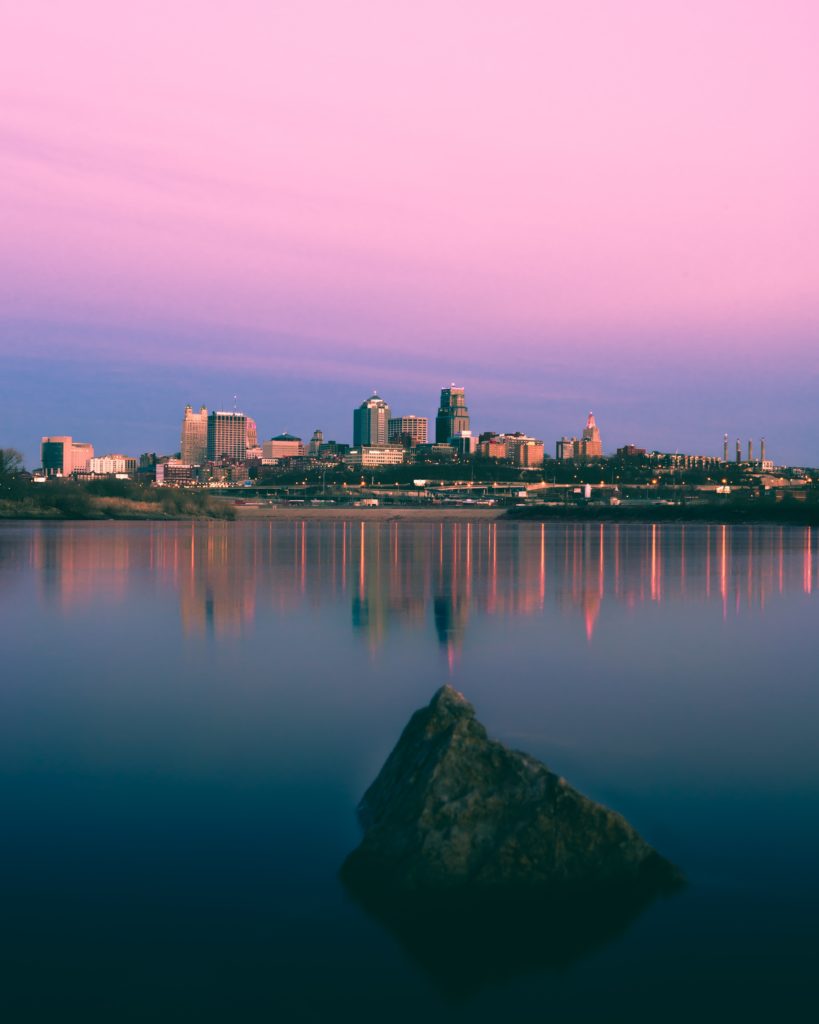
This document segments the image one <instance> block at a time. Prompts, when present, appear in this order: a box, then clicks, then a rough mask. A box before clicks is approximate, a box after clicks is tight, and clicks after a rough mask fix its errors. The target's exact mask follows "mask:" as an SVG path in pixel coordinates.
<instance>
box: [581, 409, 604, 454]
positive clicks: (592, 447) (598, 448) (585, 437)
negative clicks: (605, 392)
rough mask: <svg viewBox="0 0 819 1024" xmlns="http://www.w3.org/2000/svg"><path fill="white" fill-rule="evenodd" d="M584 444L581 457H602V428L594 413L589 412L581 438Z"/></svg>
mask: <svg viewBox="0 0 819 1024" xmlns="http://www.w3.org/2000/svg"><path fill="white" fill-rule="evenodd" d="M580 443H581V445H582V448H581V454H580V457H581V458H583V459H602V458H603V442H602V441H601V440H600V430H599V428H598V426H597V423H596V422H595V419H594V413H591V412H590V413H589V418H588V419H587V420H586V426H585V427H584V428H583V434H582V436H581V438H580Z"/></svg>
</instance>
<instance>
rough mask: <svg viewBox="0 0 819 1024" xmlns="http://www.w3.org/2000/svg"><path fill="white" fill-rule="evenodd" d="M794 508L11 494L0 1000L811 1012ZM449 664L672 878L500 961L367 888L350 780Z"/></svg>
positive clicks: (432, 1012)
mask: <svg viewBox="0 0 819 1024" xmlns="http://www.w3.org/2000/svg"><path fill="white" fill-rule="evenodd" d="M818 539H819V538H817V536H816V534H815V532H814V535H813V536H811V534H810V531H808V530H800V529H785V530H783V529H779V528H759V527H756V528H753V529H750V528H733V529H732V528H720V527H710V528H707V527H699V526H697V527H686V528H682V527H668V526H664V527H620V528H617V527H609V526H606V527H599V526H593V525H592V526H560V525H549V526H546V527H541V526H540V525H534V524H508V525H502V524H490V523H480V524H472V525H468V524H466V523H460V524H453V523H447V524H445V525H444V526H442V527H441V526H439V525H437V524H410V523H406V522H402V523H397V524H396V523H383V524H376V523H368V524H366V525H362V524H360V523H346V524H345V523H341V522H338V523H332V522H321V523H318V522H310V523H307V524H302V523H295V524H294V523H274V524H269V523H258V524H256V523H249V524H208V525H201V526H200V525H197V526H191V525H189V524H162V525H159V524H146V525H142V524H138V525H117V524H104V525H91V524H87V525H86V524H84V525H77V526H73V525H31V526H29V525H15V524H7V525H4V526H2V527H0V612H2V624H3V630H2V637H3V641H2V643H3V648H2V685H0V829H2V844H1V845H0V850H1V851H2V853H1V854H0V856H2V872H1V873H0V888H1V889H2V891H1V892H0V906H2V908H3V929H2V938H0V945H2V974H3V978H2V984H0V1008H2V1010H3V1012H4V1016H5V1018H6V1019H12V1020H25V1019H32V1020H40V1019H42V1020H65V1019H67V1018H68V1016H69V1015H72V1016H77V1015H80V1017H82V1018H84V1019H105V1020H111V1021H114V1020H165V1019H168V1020H187V1019H190V1020H203V1019H220V1020H277V1021H290V1020H294V1021H299V1020H305V1021H311V1020H333V1019H339V1020H345V1019H358V1020H363V1021H369V1020H413V1019H419V1017H421V1018H423V1019H424V1020H425V1021H427V1022H429V1021H444V1020H446V1021H461V1020H464V1021H466V1020H469V1021H475V1020H484V1019H485V1020H493V1021H495V1020H501V1019H507V1018H510V1016H511V1017H512V1019H515V1018H520V1019H530V1020H544V1021H546V1020H548V1021H556V1020H557V1021H562V1020H572V1021H574V1020H616V1019H621V1018H626V1017H627V1018H629V1019H630V1020H668V1019H675V1020H676V1019H691V1018H692V1017H697V1018H699V1019H701V1020H710V1019H723V1020H726V1019H736V1020H743V1019H744V1020H748V1019H766V1018H767V1019H772V1018H777V1019H780V1020H783V1019H784V1020H802V1019H808V1017H810V1018H811V1019H812V1014H813V1012H815V1010H816V987H815V972H816V957H817V953H819V924H818V923H817V922H819V881H818V880H817V863H819V743H817V731H818V729H819V714H817V713H818V712H819V683H818V682H817V671H816V662H817V651H819V646H818V645H817V634H819V557H818V556H817V540H818ZM447 680H451V681H452V682H453V683H454V684H455V685H456V686H457V687H458V688H459V689H461V690H462V691H463V692H464V693H465V694H466V695H467V696H468V697H469V699H470V700H471V701H472V702H473V703H474V704H475V706H476V708H477V711H478V715H479V717H480V718H481V720H482V721H483V722H484V723H485V724H486V726H487V728H488V729H489V731H490V734H492V735H494V736H496V737H498V738H500V739H502V740H503V741H505V742H507V743H509V744H512V745H514V746H516V747H518V748H520V749H524V750H526V751H528V752H530V753H532V754H534V755H535V756H537V757H539V758H541V759H542V760H544V761H545V762H546V763H547V764H549V765H550V767H552V768H553V769H554V770H556V771H558V772H560V773H561V774H563V775H565V776H566V777H568V779H569V781H570V782H572V783H573V784H574V785H576V786H577V787H578V788H579V789H581V790H582V791H584V792H585V793H587V794H588V795H590V796H592V797H594V798H596V799H598V800H601V801H603V802H605V803H607V804H608V805H610V806H612V807H614V808H616V809H617V810H619V811H621V812H622V813H624V814H625V815H626V816H627V817H628V818H629V819H630V820H631V822H632V823H633V824H634V825H635V826H636V827H637V828H638V830H640V831H641V832H642V833H643V834H644V835H645V836H646V838H647V839H649V841H651V842H653V843H654V845H655V846H657V847H658V848H659V849H660V851H661V852H662V853H663V854H665V855H666V856H667V857H669V858H670V859H671V860H673V861H675V862H676V863H678V864H679V865H681V866H682V868H683V870H684V871H685V874H686V876H687V878H688V880H689V885H688V887H687V888H686V889H685V891H684V892H682V893H680V894H678V895H675V896H673V897H671V898H669V899H665V900H660V901H659V902H657V903H654V904H653V905H652V906H650V907H648V908H646V909H645V910H644V911H643V912H642V913H641V914H640V915H639V916H638V917H637V918H636V919H635V920H634V921H633V922H632V923H631V924H630V925H629V926H628V927H627V928H625V930H624V931H622V932H621V933H620V934H619V935H615V936H613V937H611V938H609V939H608V940H607V941H603V942H600V941H597V942H591V941H590V942H589V944H588V947H587V948H583V943H582V942H581V943H580V947H579V948H578V949H576V950H575V949H573V951H572V953H571V955H567V956H566V957H565V958H564V959H563V960H562V961H561V962H559V963H557V964H543V963H541V964H540V965H538V964H536V963H533V962H532V959H531V958H527V957H521V958H520V961H519V962H518V961H517V960H516V958H515V957H509V956H507V955H506V952H507V950H508V948H509V941H508V938H509V937H508V936H502V935H499V936H498V937H497V949H495V948H493V947H492V941H491V940H489V941H488V947H487V949H486V950H485V951H484V952H485V954H486V957H488V958H489V960H490V961H494V962H496V963H497V964H498V965H499V966H498V970H497V971H488V972H487V971H486V970H484V969H483V968H481V969H475V967H474V964H472V963H471V962H470V958H469V957H467V956H465V955H463V952H462V946H461V943H460V941H459V939H458V935H457V929H453V931H452V932H451V934H452V940H451V942H449V941H448V937H449V935H450V932H449V930H448V925H447V922H441V921H431V922H430V931H431V945H430V950H432V951H434V955H431V956H424V955H423V951H419V949H418V948H412V947H411V946H410V945H409V944H407V942H406V937H402V936H400V935H397V934H395V933H393V932H391V931H390V930H389V928H385V927H384V926H383V925H382V924H380V923H378V922H377V921H376V920H374V919H372V918H371V917H370V916H368V914H367V913H366V912H364V911H363V910H362V909H361V908H360V907H359V906H358V905H357V904H355V903H354V902H353V901H352V900H351V899H350V898H349V897H348V896H347V895H346V894H345V892H344V890H343V889H342V887H341V886H340V884H339V882H338V881H337V877H336V872H337V870H338V867H339V865H340V863H341V861H342V860H343V858H344V857H345V855H346V854H347V853H348V852H349V850H350V849H352V847H353V846H355V844H356V843H357V841H358V837H359V833H358V829H357V825H356V821H355V805H356V803H357V801H358V799H359V797H360V796H361V794H362V793H363V791H364V789H365V788H366V787H367V785H368V784H369V782H370V781H371V780H372V779H373V777H374V776H375V774H376V773H377V771H378V769H379V768H380V766H381V764H382V762H383V760H384V758H385V757H386V755H387V754H388V753H389V750H390V749H391V747H392V745H393V744H394V742H395V740H396V739H397V737H398V734H399V733H400V730H401V728H402V727H403V725H404V723H405V722H406V719H407V718H408V716H409V715H410V713H411V712H412V711H413V710H414V709H415V708H416V707H418V706H420V705H421V704H423V703H426V702H427V701H428V700H429V698H430V696H431V695H432V693H433V691H434V690H435V689H436V688H437V687H438V686H439V685H440V684H441V683H442V682H445V681H447ZM582 928H583V922H580V923H579V929H580V931H582ZM549 929H550V922H549V921H548V920H544V921H543V930H544V935H549V934H550V932H549ZM550 940H551V941H552V943H553V942H554V936H553V935H550ZM486 957H485V958H484V959H486ZM535 960H536V958H535ZM453 978H455V979H456V981H457V983H456V984H453Z"/></svg>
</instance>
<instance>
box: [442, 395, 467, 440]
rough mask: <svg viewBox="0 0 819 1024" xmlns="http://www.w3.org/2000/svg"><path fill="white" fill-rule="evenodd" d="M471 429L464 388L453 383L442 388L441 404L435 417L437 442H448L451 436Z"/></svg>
mask: <svg viewBox="0 0 819 1024" xmlns="http://www.w3.org/2000/svg"><path fill="white" fill-rule="evenodd" d="M468 431H469V410H468V409H467V407H466V397H465V396H464V389H463V388H456V387H455V385H454V384H451V385H450V386H449V387H448V388H442V389H441V405H440V407H439V409H438V415H437V416H436V417H435V443H436V444H447V443H448V442H449V439H450V438H451V437H454V436H455V435H456V434H462V433H464V432H468Z"/></svg>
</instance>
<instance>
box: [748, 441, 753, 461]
mask: <svg viewBox="0 0 819 1024" xmlns="http://www.w3.org/2000/svg"><path fill="white" fill-rule="evenodd" d="M748 461H749V462H753V461H754V442H753V441H752V440H751V439H750V437H749V438H748Z"/></svg>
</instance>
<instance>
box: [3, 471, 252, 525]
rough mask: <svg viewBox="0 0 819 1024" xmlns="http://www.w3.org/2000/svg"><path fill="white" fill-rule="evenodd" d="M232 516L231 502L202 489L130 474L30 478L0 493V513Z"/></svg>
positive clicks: (55, 516)
mask: <svg viewBox="0 0 819 1024" xmlns="http://www.w3.org/2000/svg"><path fill="white" fill-rule="evenodd" d="M202 518H204V519H233V518H234V510H233V506H232V505H230V504H229V503H228V502H226V501H224V500H221V499H219V498H213V497H211V496H210V495H209V494H207V493H205V492H203V491H185V490H175V489H170V488H159V487H150V486H146V485H144V484H138V483H133V482H132V481H130V480H95V481H91V482H89V483H74V482H73V481H67V480H55V481H49V482H48V483H45V484H32V483H28V484H27V485H26V486H25V487H21V488H19V489H17V491H16V492H15V493H13V494H11V495H10V496H9V497H5V498H3V499H0V519H202Z"/></svg>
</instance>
